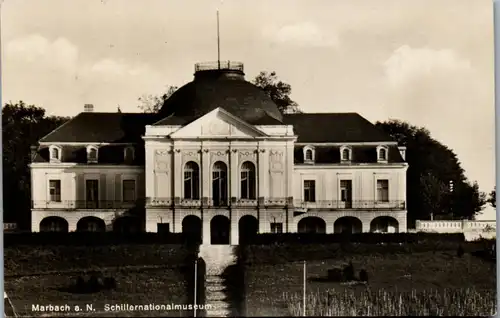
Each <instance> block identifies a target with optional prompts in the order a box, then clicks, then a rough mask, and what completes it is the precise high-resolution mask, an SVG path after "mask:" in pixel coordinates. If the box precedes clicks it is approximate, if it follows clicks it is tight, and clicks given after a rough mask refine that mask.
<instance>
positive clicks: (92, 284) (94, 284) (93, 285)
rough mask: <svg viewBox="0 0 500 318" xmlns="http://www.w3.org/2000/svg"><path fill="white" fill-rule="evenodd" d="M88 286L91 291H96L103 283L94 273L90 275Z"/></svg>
mask: <svg viewBox="0 0 500 318" xmlns="http://www.w3.org/2000/svg"><path fill="white" fill-rule="evenodd" d="M88 286H89V289H90V291H91V292H97V291H100V290H101V289H102V287H103V286H104V284H103V282H102V279H101V278H100V277H99V276H97V275H95V274H94V275H92V276H90V279H89V282H88Z"/></svg>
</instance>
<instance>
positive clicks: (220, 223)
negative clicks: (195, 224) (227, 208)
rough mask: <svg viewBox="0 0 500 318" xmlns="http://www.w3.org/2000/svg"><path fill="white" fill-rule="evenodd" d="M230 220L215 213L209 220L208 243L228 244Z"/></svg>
mask: <svg viewBox="0 0 500 318" xmlns="http://www.w3.org/2000/svg"><path fill="white" fill-rule="evenodd" d="M230 233H231V222H230V221H229V218H227V217H225V216H222V215H216V216H214V217H213V218H212V221H210V244H219V245H220V244H229V239H230Z"/></svg>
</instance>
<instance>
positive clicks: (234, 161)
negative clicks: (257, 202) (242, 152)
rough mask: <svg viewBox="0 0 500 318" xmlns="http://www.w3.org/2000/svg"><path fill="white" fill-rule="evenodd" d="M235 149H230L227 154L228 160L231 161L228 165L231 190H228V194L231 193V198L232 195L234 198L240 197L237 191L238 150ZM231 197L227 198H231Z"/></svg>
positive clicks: (238, 184)
mask: <svg viewBox="0 0 500 318" xmlns="http://www.w3.org/2000/svg"><path fill="white" fill-rule="evenodd" d="M234 150H236V149H231V150H230V152H229V156H230V158H229V159H230V162H231V166H230V169H231V171H230V172H229V175H230V178H231V192H230V195H231V198H232V197H235V198H239V197H240V193H239V187H240V182H239V179H240V178H239V177H238V175H239V171H240V169H239V168H240V162H238V151H237V150H236V151H234ZM231 198H229V199H230V200H231Z"/></svg>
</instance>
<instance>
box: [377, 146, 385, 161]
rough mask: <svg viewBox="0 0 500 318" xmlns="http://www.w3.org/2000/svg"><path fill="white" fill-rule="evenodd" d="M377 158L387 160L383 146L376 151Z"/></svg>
mask: <svg viewBox="0 0 500 318" xmlns="http://www.w3.org/2000/svg"><path fill="white" fill-rule="evenodd" d="M378 160H387V151H386V150H385V149H384V148H380V150H379V151H378Z"/></svg>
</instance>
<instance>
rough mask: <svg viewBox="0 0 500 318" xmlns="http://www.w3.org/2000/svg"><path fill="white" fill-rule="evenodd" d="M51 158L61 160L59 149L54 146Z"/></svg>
mask: <svg viewBox="0 0 500 318" xmlns="http://www.w3.org/2000/svg"><path fill="white" fill-rule="evenodd" d="M50 158H51V159H56V160H59V149H57V148H52V151H51V153H50Z"/></svg>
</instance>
